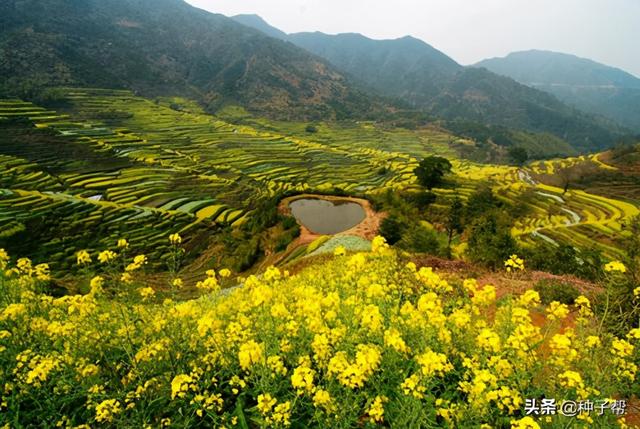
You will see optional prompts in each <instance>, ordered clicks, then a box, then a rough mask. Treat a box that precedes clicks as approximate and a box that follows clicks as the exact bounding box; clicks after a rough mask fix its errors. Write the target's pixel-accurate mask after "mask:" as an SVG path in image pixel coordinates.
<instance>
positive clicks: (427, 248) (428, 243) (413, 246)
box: [401, 224, 440, 254]
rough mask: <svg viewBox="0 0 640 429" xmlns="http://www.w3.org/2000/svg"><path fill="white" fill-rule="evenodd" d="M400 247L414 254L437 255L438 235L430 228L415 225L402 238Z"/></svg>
mask: <svg viewBox="0 0 640 429" xmlns="http://www.w3.org/2000/svg"><path fill="white" fill-rule="evenodd" d="M401 244H402V247H403V248H405V249H406V250H409V251H411V252H416V253H430V254H437V253H438V249H439V247H440V242H439V241H438V234H437V233H436V232H435V231H434V230H433V229H431V228H427V227H425V226H423V225H420V224H418V225H415V226H414V227H413V228H411V229H410V230H408V231H407V232H406V233H405V234H404V235H403V237H402V242H401Z"/></svg>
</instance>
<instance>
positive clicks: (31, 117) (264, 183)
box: [0, 89, 638, 270]
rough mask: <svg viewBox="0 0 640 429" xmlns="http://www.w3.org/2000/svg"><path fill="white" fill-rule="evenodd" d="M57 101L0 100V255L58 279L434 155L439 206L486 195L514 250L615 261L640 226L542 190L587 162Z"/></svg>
mask: <svg viewBox="0 0 640 429" xmlns="http://www.w3.org/2000/svg"><path fill="white" fill-rule="evenodd" d="M65 94H66V100H65V103H64V104H63V107H61V108H58V109H56V110H51V109H45V108H42V107H39V106H36V105H33V104H31V103H29V102H25V101H21V100H15V99H12V100H0V127H1V135H0V171H2V175H1V176H0V247H6V248H8V249H9V250H11V253H12V254H25V255H27V256H31V257H33V258H35V259H36V260H42V261H44V260H47V261H51V260H52V259H53V261H54V262H55V263H57V264H59V267H56V268H60V269H61V270H62V269H68V268H69V267H70V266H71V265H72V262H73V259H74V254H75V252H76V251H77V250H78V249H82V248H87V249H89V250H94V249H104V248H105V247H109V246H113V245H114V244H115V241H116V240H117V239H118V238H119V237H120V236H126V237H128V238H129V239H130V241H131V245H132V252H136V251H140V252H147V253H151V254H154V253H157V254H158V255H159V254H161V253H163V251H164V248H165V247H166V244H165V242H166V236H167V235H168V234H169V233H172V232H180V233H181V234H183V235H184V236H186V237H187V238H188V239H189V238H190V237H198V236H202V235H206V234H215V233H216V232H217V231H219V230H220V228H227V227H232V228H234V227H238V226H240V225H242V224H243V223H244V222H246V221H247V220H248V219H250V218H251V216H252V215H253V214H254V211H255V210H256V208H257V207H259V205H260V202H261V201H264V200H266V199H269V198H272V197H277V196H280V195H283V194H285V193H297V192H310V191H311V192H323V191H330V190H334V189H336V188H339V189H342V190H343V191H346V192H350V193H358V194H367V193H376V192H383V191H385V190H386V189H411V188H417V185H416V183H415V177H414V175H413V170H414V168H415V167H416V165H417V163H418V160H419V159H421V158H422V157H424V156H427V155H433V154H438V155H441V156H446V157H447V158H449V159H451V160H452V163H453V166H454V172H455V173H456V179H455V183H456V186H455V188H452V187H449V188H447V189H436V190H435V192H436V193H437V194H438V195H439V196H440V197H442V198H440V201H439V203H438V204H440V205H441V206H443V205H444V204H445V203H446V199H447V198H449V197H453V196H454V195H458V196H460V197H462V198H466V197H467V196H468V195H470V194H471V193H472V192H473V191H474V190H475V189H476V188H477V186H478V183H480V182H490V183H492V184H493V187H494V189H495V190H496V192H498V194H499V195H500V196H501V198H504V199H505V200H508V201H512V202H522V201H524V202H525V203H526V204H528V205H529V206H530V208H531V210H530V213H531V214H530V215H529V216H527V217H526V218H524V219H521V221H520V222H519V223H518V224H517V225H516V227H515V228H514V230H513V232H514V234H515V235H516V236H518V237H519V238H520V239H521V241H522V242H524V243H533V242H535V241H536V240H545V241H548V242H551V243H558V242H561V241H562V242H570V243H573V244H575V245H580V246H589V245H592V244H593V242H594V240H595V241H597V242H598V245H599V246H601V248H602V249H603V250H605V252H606V253H607V254H609V255H612V256H613V255H615V254H617V253H619V251H620V250H619V243H618V242H617V239H618V238H619V236H620V234H621V232H622V231H623V229H624V224H625V222H626V220H627V219H628V218H629V217H630V216H633V215H635V214H637V213H638V208H637V202H636V201H621V200H613V199H609V198H605V197H602V196H597V195H594V194H591V193H587V192H584V191H580V190H570V191H568V192H566V193H564V192H563V189H561V188H560V187H558V186H549V185H543V184H540V183H539V177H541V176H545V175H546V176H550V177H551V176H553V175H554V174H556V172H557V171H558V170H559V169H560V168H559V167H563V166H566V165H571V164H575V163H578V162H584V161H585V160H587V158H570V159H566V160H556V161H547V162H544V163H535V164H532V165H531V166H529V167H527V168H526V169H523V170H519V169H517V168H514V167H508V166H493V165H480V164H477V163H473V162H471V161H467V160H463V159H459V158H458V157H457V152H456V150H455V146H456V145H460V144H472V142H466V141H462V140H461V139H458V138H456V137H454V136H452V135H451V134H448V133H447V132H445V131H442V130H439V129H437V128H425V129H419V130H405V129H397V128H396V129H387V128H384V127H382V126H380V125H378V124H373V123H348V124H343V123H333V124H317V131H316V132H312V133H310V132H307V131H305V128H306V125H307V124H301V123H289V122H286V123H281V122H270V121H267V120H264V119H249V120H247V121H244V122H243V125H234V124H232V123H229V122H225V121H223V120H221V119H220V118H219V117H214V116H211V115H208V114H206V113H205V112H204V111H202V110H201V109H200V107H199V106H197V105H196V104H195V103H193V102H190V101H188V100H183V99H159V100H154V101H152V100H148V99H144V98H140V97H137V96H135V95H133V94H132V93H130V92H128V91H117V90H103V89H66V90H65ZM589 160H590V162H591V163H593V164H595V165H596V166H597V168H601V169H609V168H613V167H611V166H609V165H607V164H606V163H605V162H603V161H601V160H600V158H599V157H597V156H592V157H591V158H589ZM34 249H35V250H34ZM51 255H55V256H54V258H51Z"/></svg>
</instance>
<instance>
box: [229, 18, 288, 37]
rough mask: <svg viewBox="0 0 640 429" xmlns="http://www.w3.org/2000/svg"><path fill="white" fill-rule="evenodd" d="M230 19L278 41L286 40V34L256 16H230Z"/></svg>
mask: <svg viewBox="0 0 640 429" xmlns="http://www.w3.org/2000/svg"><path fill="white" fill-rule="evenodd" d="M231 19H233V20H234V21H237V22H239V23H240V24H242V25H246V26H247V27H251V28H255V29H256V30H259V31H262V32H263V33H264V34H266V35H267V36H270V37H275V38H276V39H280V40H287V37H288V35H287V33H285V32H284V31H282V30H279V29H277V28H276V27H273V26H271V25H269V24H268V23H267V21H265V20H264V19H262V18H261V17H260V16H258V15H253V14H246V15H236V16H232V17H231Z"/></svg>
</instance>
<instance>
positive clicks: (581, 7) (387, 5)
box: [187, 0, 640, 77]
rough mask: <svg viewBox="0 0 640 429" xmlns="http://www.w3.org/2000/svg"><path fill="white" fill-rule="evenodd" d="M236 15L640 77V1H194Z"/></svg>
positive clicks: (289, 29)
mask: <svg viewBox="0 0 640 429" xmlns="http://www.w3.org/2000/svg"><path fill="white" fill-rule="evenodd" d="M187 1H188V2H189V3H191V4H192V5H194V6H197V7H200V8H202V9H206V10H209V11H211V12H216V13H222V14H224V15H228V16H232V15H236V14H241V13H255V14H258V15H260V16H262V17H263V18H264V19H265V20H266V21H267V22H269V23H270V24H271V25H273V26H275V27H277V28H279V29H281V30H283V31H284V32H286V33H294V32H299V31H322V32H324V33H329V34H336V33H346V32H356V33H362V34H364V35H365V36H368V37H371V38H374V39H388V38H397V37H402V36H405V35H407V34H409V35H411V36H414V37H417V38H419V39H422V40H424V41H425V42H427V43H429V44H430V45H432V46H434V47H435V48H437V49H439V50H441V51H443V52H444V53H445V54H447V55H449V56H450V57H452V58H453V59H454V60H456V61H458V62H459V63H461V64H472V63H475V62H477V61H479V60H482V59H484V58H490V57H496V56H504V55H506V54H508V53H509V52H512V51H520V50H526V49H546V50H552V51H558V52H565V53H570V54H574V55H578V56H581V57H586V58H590V59H593V60H595V61H598V62H602V63H604V64H608V65H611V66H614V67H619V68H621V69H623V70H625V71H628V72H630V73H632V74H634V75H636V76H638V77H640V0H393V1H388V0H384V1H382V0H187Z"/></svg>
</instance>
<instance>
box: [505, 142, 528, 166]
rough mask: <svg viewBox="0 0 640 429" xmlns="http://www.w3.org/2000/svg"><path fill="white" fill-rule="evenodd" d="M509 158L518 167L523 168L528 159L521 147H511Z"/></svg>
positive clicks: (525, 151) (526, 153)
mask: <svg viewBox="0 0 640 429" xmlns="http://www.w3.org/2000/svg"><path fill="white" fill-rule="evenodd" d="M509 158H511V160H512V161H513V162H514V163H515V164H516V165H518V166H523V165H524V163H525V162H527V160H528V159H529V153H528V152H527V150H526V149H525V148H523V147H521V146H512V147H510V148H509Z"/></svg>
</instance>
